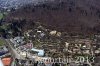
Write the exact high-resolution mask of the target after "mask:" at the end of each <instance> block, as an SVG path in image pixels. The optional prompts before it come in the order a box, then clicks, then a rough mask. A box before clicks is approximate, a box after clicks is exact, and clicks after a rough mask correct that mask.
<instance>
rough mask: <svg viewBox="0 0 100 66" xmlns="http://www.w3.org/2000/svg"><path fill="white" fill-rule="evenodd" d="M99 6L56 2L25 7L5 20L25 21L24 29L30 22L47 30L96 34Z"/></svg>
mask: <svg viewBox="0 0 100 66" xmlns="http://www.w3.org/2000/svg"><path fill="white" fill-rule="evenodd" d="M99 6H100V4H99V0H84V1H83V0H66V1H63V0H62V1H61V2H60V1H59V0H58V1H57V2H52V3H51V2H49V3H45V4H39V5H36V6H34V5H26V6H24V7H21V8H19V9H18V10H16V11H13V12H11V13H10V14H9V15H8V16H7V17H6V20H7V21H8V20H9V21H10V22H11V21H12V20H13V19H15V20H22V19H25V20H26V21H27V23H26V25H27V27H25V28H28V27H30V26H31V25H30V24H31V23H32V22H40V23H42V24H44V25H46V26H48V28H51V29H57V30H59V31H64V32H68V33H84V34H85V33H89V34H90V33H98V32H100V29H99V28H100V27H99V24H100V7H99ZM29 22H30V23H29ZM23 27H24V26H23ZM31 27H32V26H31Z"/></svg>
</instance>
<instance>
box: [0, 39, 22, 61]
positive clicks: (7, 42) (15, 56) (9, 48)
mask: <svg viewBox="0 0 100 66" xmlns="http://www.w3.org/2000/svg"><path fill="white" fill-rule="evenodd" d="M0 39H3V40H4V41H5V42H6V44H5V46H7V47H8V50H9V51H10V53H11V54H12V57H13V58H17V59H22V57H21V56H20V55H19V54H18V53H17V51H16V50H15V49H14V48H13V47H12V46H11V44H12V43H11V42H10V41H9V39H4V38H0Z"/></svg>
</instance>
